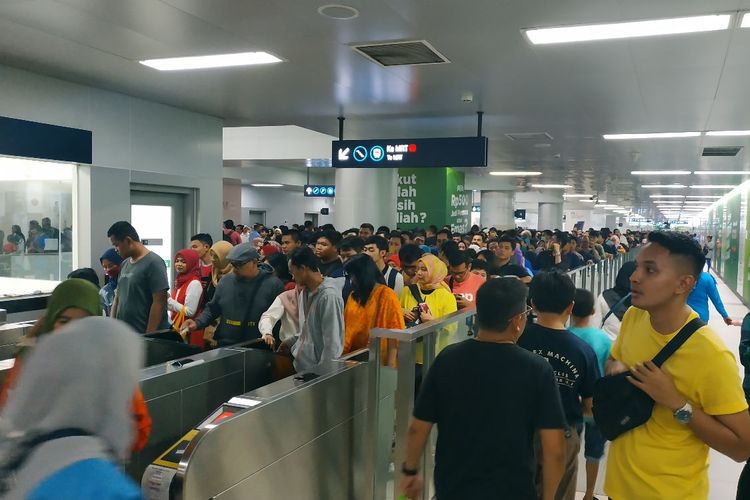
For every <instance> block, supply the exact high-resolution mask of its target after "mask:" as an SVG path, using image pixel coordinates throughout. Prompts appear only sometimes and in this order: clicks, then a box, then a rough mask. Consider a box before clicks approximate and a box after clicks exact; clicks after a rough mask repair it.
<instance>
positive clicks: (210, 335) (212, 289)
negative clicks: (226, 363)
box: [203, 241, 234, 347]
mask: <svg viewBox="0 0 750 500" xmlns="http://www.w3.org/2000/svg"><path fill="white" fill-rule="evenodd" d="M232 248H234V246H233V245H232V244H231V243H229V242H228V241H217V242H216V243H214V245H213V246H212V247H211V250H209V252H211V263H212V269H211V281H209V283H208V286H207V287H206V294H205V300H204V301H203V303H204V304H208V303H209V302H211V300H213V298H214V294H215V293H216V287H217V286H219V280H221V278H223V277H224V276H225V275H227V274H229V273H231V272H232V264H230V263H229V260H228V258H227V256H228V255H229V251H230V250H232ZM219 321H220V319H217V320H216V321H214V324H212V325H209V326H207V327H206V328H204V329H203V341H204V342H205V344H207V345H208V346H209V347H216V345H218V344H217V343H216V341H215V340H214V333H216V327H217V325H218V324H219Z"/></svg>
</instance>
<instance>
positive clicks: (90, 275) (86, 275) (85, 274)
mask: <svg viewBox="0 0 750 500" xmlns="http://www.w3.org/2000/svg"><path fill="white" fill-rule="evenodd" d="M71 278H76V279H79V280H86V281H88V282H89V283H91V284H93V285H96V288H99V276H97V275H96V271H94V270H93V269H91V268H90V267H82V268H80V269H76V270H74V271H71V272H70V274H68V279H71Z"/></svg>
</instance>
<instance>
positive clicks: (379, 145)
mask: <svg viewBox="0 0 750 500" xmlns="http://www.w3.org/2000/svg"><path fill="white" fill-rule="evenodd" d="M487 145H488V140H487V138H486V137H482V136H473V137H439V138H430V139H368V140H362V141H333V144H332V149H331V159H332V160H331V163H332V165H333V166H334V167H336V168H405V167H409V168H414V167H486V166H487Z"/></svg>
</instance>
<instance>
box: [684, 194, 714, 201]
mask: <svg viewBox="0 0 750 500" xmlns="http://www.w3.org/2000/svg"><path fill="white" fill-rule="evenodd" d="M686 198H695V199H701V200H718V199H721V196H710V195H696V194H689V195H687V196H686Z"/></svg>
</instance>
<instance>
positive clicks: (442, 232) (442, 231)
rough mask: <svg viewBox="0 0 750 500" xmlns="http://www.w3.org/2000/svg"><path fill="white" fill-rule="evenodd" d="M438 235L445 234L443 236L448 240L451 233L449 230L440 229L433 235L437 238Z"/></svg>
mask: <svg viewBox="0 0 750 500" xmlns="http://www.w3.org/2000/svg"><path fill="white" fill-rule="evenodd" d="M438 234H445V235H447V236H448V238H450V237H451V232H450V229H441V230H440V231H438V232H437V233H435V235H436V236H437V235H438Z"/></svg>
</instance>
